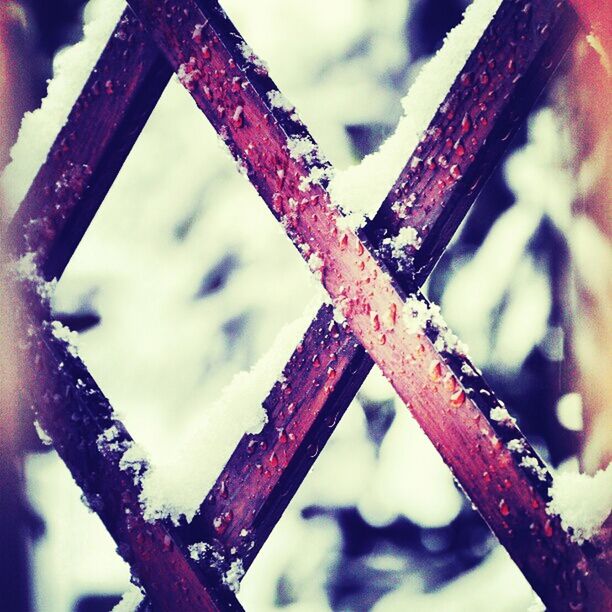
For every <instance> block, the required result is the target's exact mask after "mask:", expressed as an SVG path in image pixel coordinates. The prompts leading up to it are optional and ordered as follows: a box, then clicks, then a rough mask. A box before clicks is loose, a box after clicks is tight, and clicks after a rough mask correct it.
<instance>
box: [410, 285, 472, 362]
mask: <svg viewBox="0 0 612 612" xmlns="http://www.w3.org/2000/svg"><path fill="white" fill-rule="evenodd" d="M402 313H403V316H402V320H403V322H404V325H405V327H406V329H407V330H408V331H409V332H410V333H411V334H421V333H423V332H424V331H425V328H426V326H427V324H429V325H430V327H431V328H432V329H434V330H436V331H437V333H438V336H437V338H436V340H435V342H434V348H435V349H436V350H437V351H453V352H457V353H460V354H462V355H466V354H467V352H468V347H467V346H466V345H465V344H464V343H463V342H461V340H459V338H457V336H456V335H455V334H454V333H453V332H452V331H451V330H450V329H449V327H448V325H447V324H446V321H445V320H444V318H443V317H442V314H441V312H440V307H439V306H438V305H437V304H433V303H429V302H427V301H425V300H424V299H419V298H418V297H417V296H416V295H415V294H411V295H409V296H408V298H407V299H406V302H405V303H404V308H403V311H402Z"/></svg>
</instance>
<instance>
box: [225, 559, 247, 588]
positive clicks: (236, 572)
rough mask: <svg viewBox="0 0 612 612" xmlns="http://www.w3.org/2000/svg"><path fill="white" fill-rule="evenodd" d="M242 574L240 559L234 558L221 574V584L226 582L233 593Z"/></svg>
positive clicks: (238, 586) (238, 585)
mask: <svg viewBox="0 0 612 612" xmlns="http://www.w3.org/2000/svg"><path fill="white" fill-rule="evenodd" d="M243 576H244V566H243V565H242V559H235V560H234V561H232V563H231V565H230V567H229V569H228V570H227V572H225V574H223V576H222V579H223V584H226V585H227V586H228V587H229V588H230V590H231V591H233V592H234V593H238V591H239V590H240V581H241V580H242V577H243Z"/></svg>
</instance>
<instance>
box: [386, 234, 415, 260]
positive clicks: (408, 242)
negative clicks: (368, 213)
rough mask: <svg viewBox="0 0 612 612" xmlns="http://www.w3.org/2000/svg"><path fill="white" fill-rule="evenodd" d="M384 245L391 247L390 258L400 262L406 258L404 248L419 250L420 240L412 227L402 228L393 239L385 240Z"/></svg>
mask: <svg viewBox="0 0 612 612" xmlns="http://www.w3.org/2000/svg"><path fill="white" fill-rule="evenodd" d="M383 244H384V245H388V246H390V247H391V256H392V257H393V258H395V259H398V260H402V259H403V258H404V257H405V256H406V248H408V247H413V248H415V249H418V248H420V246H421V238H420V236H419V233H418V232H417V231H416V229H414V227H402V228H401V229H400V231H399V232H398V234H397V236H395V237H394V238H385V239H384V240H383Z"/></svg>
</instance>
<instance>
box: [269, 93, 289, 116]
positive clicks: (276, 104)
mask: <svg viewBox="0 0 612 612" xmlns="http://www.w3.org/2000/svg"><path fill="white" fill-rule="evenodd" d="M268 100H269V101H270V104H271V105H272V108H280V109H282V110H284V111H287V112H288V113H290V112H291V111H293V109H294V108H295V107H294V106H293V104H291V102H289V100H287V98H285V95H284V94H283V93H282V92H280V91H278V89H272V90H271V91H269V92H268Z"/></svg>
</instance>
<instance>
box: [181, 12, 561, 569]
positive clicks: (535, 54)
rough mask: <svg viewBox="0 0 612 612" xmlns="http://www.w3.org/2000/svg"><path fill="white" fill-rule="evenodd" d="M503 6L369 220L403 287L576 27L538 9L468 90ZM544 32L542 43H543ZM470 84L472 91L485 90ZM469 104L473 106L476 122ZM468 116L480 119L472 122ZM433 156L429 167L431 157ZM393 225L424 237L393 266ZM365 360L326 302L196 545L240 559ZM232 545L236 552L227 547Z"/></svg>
mask: <svg viewBox="0 0 612 612" xmlns="http://www.w3.org/2000/svg"><path fill="white" fill-rule="evenodd" d="M508 5H510V7H511V10H510V15H508V10H506V11H505V12H504V11H500V13H499V14H498V15H496V16H495V18H494V19H493V22H492V23H491V26H490V27H489V28H488V29H487V32H485V34H484V36H483V37H482V38H481V40H480V41H479V42H478V44H477V45H476V47H475V49H474V51H473V53H472V54H471V56H470V58H469V59H468V61H467V63H466V66H465V68H464V70H463V71H462V73H461V75H459V76H458V78H457V82H456V83H455V85H454V86H453V87H452V89H451V91H450V92H449V94H448V95H447V96H446V99H445V101H444V102H443V104H442V107H444V108H445V109H447V110H446V112H445V113H438V114H437V115H436V117H435V118H434V119H433V121H432V124H431V126H430V127H429V129H428V137H426V138H425V139H424V141H423V142H422V143H420V145H419V147H418V149H417V151H415V152H414V154H413V156H412V157H411V159H410V160H409V162H408V163H407V164H406V167H405V169H404V171H403V172H402V174H401V176H400V177H399V178H398V180H397V181H396V183H395V185H394V188H393V189H392V191H391V192H390V194H389V196H388V197H387V199H386V201H385V203H384V205H383V206H382V207H381V210H380V212H379V213H378V215H377V216H376V218H375V219H374V220H373V221H372V222H369V223H368V224H367V225H366V227H365V229H364V233H365V234H366V236H368V238H369V240H370V242H371V243H372V244H373V245H375V246H376V247H377V248H378V249H382V256H384V257H385V259H386V261H387V262H388V263H389V265H390V266H393V267H394V268H395V274H396V277H397V276H399V277H400V280H401V282H402V283H403V284H404V286H405V287H406V289H407V290H410V287H413V286H414V287H417V286H419V285H420V284H421V283H422V282H423V281H424V280H425V278H426V277H427V275H428V274H429V272H430V271H431V269H432V268H433V265H434V264H435V261H436V260H437V258H438V256H439V253H440V252H441V251H442V250H443V248H444V246H445V244H446V242H447V241H448V239H449V238H450V236H451V234H452V232H453V231H454V229H455V228H456V227H457V226H458V224H459V222H460V220H461V218H462V215H464V214H465V212H466V211H467V207H468V206H469V205H470V204H471V202H472V201H473V200H474V198H475V197H476V195H477V193H478V191H479V189H480V188H481V187H482V185H483V184H484V182H485V181H486V179H487V177H488V175H489V173H490V171H491V170H492V168H493V167H494V165H495V163H496V162H497V160H498V159H499V158H500V156H501V154H502V152H503V148H504V146H505V145H507V144H508V142H509V141H510V140H511V137H512V134H513V132H514V130H515V129H516V127H517V126H518V125H520V120H521V119H524V118H525V117H526V115H527V112H528V109H529V107H530V105H531V104H532V103H533V101H534V100H535V98H536V97H537V96H538V95H539V93H540V91H541V90H542V89H543V87H544V85H545V83H546V81H547V79H548V78H549V76H550V75H551V73H552V72H553V71H554V68H555V67H556V66H557V64H558V62H559V61H560V58H561V56H562V55H563V53H564V49H566V48H567V46H568V44H569V41H570V39H571V36H572V28H571V27H568V24H567V22H566V20H565V19H557V20H554V19H552V18H551V16H548V17H549V18H548V20H546V18H542V20H541V21H540V23H539V27H540V28H541V29H542V30H543V31H544V32H548V35H547V36H544V37H543V38H542V41H541V43H537V42H536V43H534V40H533V39H531V38H530V39H527V40H519V42H518V44H517V47H516V53H518V54H520V55H521V56H522V57H523V64H522V68H523V76H522V78H521V79H520V80H517V79H515V78H512V79H498V81H500V82H499V83H497V85H496V92H495V95H491V93H490V90H481V91H478V90H477V89H476V90H475V89H474V87H471V88H469V89H467V90H466V88H465V86H464V83H465V82H466V81H469V82H470V84H471V85H473V84H474V83H475V82H476V83H478V82H481V81H484V80H486V79H490V78H493V77H492V76H490V74H489V73H490V71H491V67H495V65H497V64H499V63H500V62H501V63H502V65H503V64H504V63H506V64H507V62H508V61H509V58H508V57H507V56H506V53H507V48H508V47H507V45H506V40H505V39H504V38H502V37H500V36H499V35H492V33H493V32H496V31H497V32H499V31H504V30H505V23H507V22H508V21H509V20H511V19H512V18H515V17H516V16H517V15H519V14H521V12H522V11H523V10H524V8H525V7H524V6H516V7H514V8H513V9H512V6H511V4H510V3H507V6H508ZM213 27H214V26H213ZM216 32H217V36H218V37H219V39H220V40H222V41H225V40H226V38H227V37H231V38H230V40H238V34H237V33H236V32H230V33H227V32H224V31H222V30H221V31H219V30H216ZM547 39H548V44H547V45H544V44H543V43H544V42H545V41H546V40H547ZM483 58H487V60H486V61H485V60H484V59H483ZM256 72H257V71H256ZM483 75H486V76H483ZM515 75H516V73H515ZM257 76H260V75H259V74H256V77H257ZM264 90H265V88H264ZM465 92H467V94H469V95H466V93H465ZM474 93H477V94H479V97H480V99H479V97H478V96H475V95H474ZM462 95H463V99H462V98H461V96H462ZM481 104H484V105H485V106H484V107H483V106H481ZM451 106H453V107H454V109H453V110H454V116H450V114H449V111H448V109H450V108H451ZM474 107H476V108H478V111H477V115H476V116H475V117H474V118H473V119H472V112H473V110H472V109H473V108H474ZM466 117H469V119H466ZM468 120H469V122H470V124H474V123H476V125H477V126H479V127H478V128H477V129H473V130H472V129H467V128H468V125H467V121H468ZM458 121H460V126H461V127H460V129H459V131H460V132H461V137H460V138H454V139H452V138H449V137H446V138H443V139H441V138H440V135H441V134H443V133H444V132H445V131H447V130H449V127H450V128H453V125H452V124H453V123H455V126H454V127H455V130H456V129H457V126H456V124H457V122H458ZM470 127H471V126H470ZM468 132H471V133H468ZM449 141H450V143H449ZM436 145H438V149H439V150H437V151H436V150H435V147H436ZM441 155H443V156H444V157H445V158H446V161H445V162H444V165H441V164H436V167H435V168H428V172H427V173H426V175H425V176H423V174H424V173H423V172H420V173H419V172H414V168H418V167H419V158H420V159H421V160H427V159H429V158H432V159H433V160H436V159H438V158H439V156H441ZM470 159H471V161H469V162H467V164H468V170H467V171H466V172H465V174H464V175H463V176H462V177H461V178H460V179H458V180H454V181H451V182H447V178H448V173H447V172H446V171H445V170H444V166H446V167H447V168H450V167H452V165H453V164H454V163H462V164H463V165H464V167H465V165H466V160H470ZM422 163H423V162H421V164H422ZM428 165H429V166H431V165H432V164H431V161H430V162H429V164H428ZM441 177H442V180H443V181H444V182H445V183H444V184H443V185H442V187H441V186H440V185H438V181H439V180H441ZM424 179H425V180H427V179H428V180H429V186H430V189H429V192H427V189H426V188H422V187H421V185H420V182H424ZM412 194H415V195H416V194H419V197H420V202H418V203H417V201H416V198H415V195H412ZM395 211H397V212H395ZM387 223H388V224H389V227H388V228H387V226H386V224H387ZM399 227H420V235H421V239H422V241H423V242H422V245H421V247H420V249H419V250H418V251H416V252H415V251H414V250H412V252H410V253H407V256H408V258H410V257H413V258H414V263H413V264H412V265H408V266H406V261H404V262H403V263H404V266H405V267H404V269H402V270H398V269H397V265H396V262H394V260H393V258H392V257H390V255H391V253H390V252H389V247H388V246H386V244H385V238H386V237H387V236H389V235H395V234H396V233H397V231H398V229H399ZM432 228H434V229H433V230H432ZM314 364H316V365H314ZM372 364H373V362H372V361H371V359H370V358H369V356H368V355H367V354H364V351H363V349H362V348H361V346H360V345H359V343H358V342H356V341H355V339H354V338H353V337H352V334H351V333H350V331H349V330H346V329H345V328H344V327H343V326H341V325H338V324H337V323H335V322H334V320H333V312H332V309H331V308H330V307H329V306H323V307H322V308H321V310H320V311H319V313H318V314H317V317H316V318H315V320H314V321H313V323H312V324H311V326H310V327H309V329H308V331H307V332H306V334H305V336H304V339H303V341H302V342H301V343H300V346H299V347H298V349H297V350H296V351H295V353H294V354H293V356H292V357H291V360H290V362H289V363H288V364H287V366H286V367H285V369H284V372H283V380H285V381H287V382H284V383H280V384H278V385H276V386H275V388H274V389H272V390H271V392H270V394H269V396H268V398H267V399H266V400H265V402H264V405H265V407H266V410H267V413H268V417H269V423H268V425H267V426H266V427H265V429H264V430H263V431H262V433H261V434H260V435H258V436H250V435H247V436H244V438H243V439H242V441H241V442H240V444H239V445H238V447H237V449H236V451H235V452H234V453H233V455H232V457H231V458H230V460H229V462H228V464H227V465H226V467H225V469H224V470H223V472H222V474H220V476H219V478H218V479H217V482H216V485H215V487H213V491H212V493H211V495H210V496H208V498H207V499H206V500H205V502H204V503H203V504H202V506H201V508H200V512H199V514H198V515H197V516H196V517H195V518H194V519H193V521H192V523H191V525H189V526H186V527H185V528H184V529H185V531H186V532H188V533H189V535H188V536H186V537H187V539H188V540H189V541H192V542H196V541H198V540H207V541H209V540H213V539H216V540H218V541H219V542H221V543H222V544H223V545H224V547H225V554H226V557H227V558H228V559H229V560H231V559H232V558H233V557H239V558H241V559H242V562H243V565H244V567H245V568H247V567H248V566H249V565H250V562H251V560H252V559H253V558H254V557H255V556H256V554H257V552H258V550H259V549H260V547H261V546H262V544H263V542H264V541H265V539H266V538H267V536H268V534H269V532H270V530H271V529H272V527H273V526H274V524H275V522H276V520H277V518H278V517H279V516H280V514H281V513H282V511H283V510H284V508H285V507H286V505H287V504H288V502H289V500H290V499H291V497H292V494H293V493H294V492H295V490H297V488H298V486H299V484H300V483H301V481H302V478H303V477H304V475H305V474H306V473H307V471H308V469H309V468H310V466H311V465H312V463H313V462H314V460H315V457H316V456H317V454H318V452H319V451H320V449H321V448H322V447H323V445H324V444H325V442H326V441H327V439H328V437H329V435H331V432H332V431H333V428H334V425H335V423H337V422H338V420H339V418H340V417H341V416H342V414H343V412H344V410H345V409H346V407H347V406H348V404H349V403H350V401H351V399H352V397H353V395H354V394H355V392H356V390H357V389H358V388H359V386H360V385H361V382H362V380H363V378H364V377H365V375H366V373H367V372H368V371H369V369H370V368H371V366H372ZM454 371H455V372H458V373H459V374H458V376H459V377H460V378H463V379H466V378H467V377H468V374H466V372H469V373H470V378H471V380H470V386H471V388H472V389H473V390H474V391H476V390H477V391H478V394H476V397H477V398H478V402H479V405H480V406H481V408H482V409H483V411H484V410H487V408H488V406H487V404H490V406H493V405H494V401H495V400H494V396H493V395H492V394H491V392H490V389H488V387H487V386H486V385H485V384H484V383H483V381H482V380H481V379H480V377H479V376H478V375H477V373H476V372H475V371H474V369H473V368H472V367H471V366H470V365H469V364H465V361H464V360H462V359H460V358H458V357H457V356H455V357H454ZM487 413H488V410H487ZM499 434H500V435H501V439H503V440H504V441H507V440H509V439H513V438H517V437H518V438H519V439H521V444H522V445H524V448H525V452H524V454H522V456H521V457H519V458H517V459H518V460H519V461H522V460H523V459H524V458H527V457H528V456H529V457H535V455H534V454H533V453H532V451H531V449H530V447H529V445H528V443H527V442H526V441H525V440H524V439H523V438H522V437H521V436H520V433H519V432H518V431H516V430H515V429H514V428H512V427H506V426H504V427H502V428H500V431H499ZM272 463H274V464H275V465H271V464H272ZM249 466H250V467H249ZM491 478H492V479H494V478H495V476H494V475H493V476H491ZM535 485H536V486H537V487H538V488H539V489H540V494H541V495H542V497H543V498H546V496H547V491H546V487H545V486H542V485H543V483H542V482H541V481H539V479H537V478H536V482H535ZM228 515H229V516H232V517H233V520H232V521H231V522H229V523H226V522H225V521H223V520H222V518H223V517H224V516H228ZM245 533H248V536H245V535H244V534H245ZM231 550H234V551H235V552H234V554H233V555H232V554H230V551H231Z"/></svg>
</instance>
